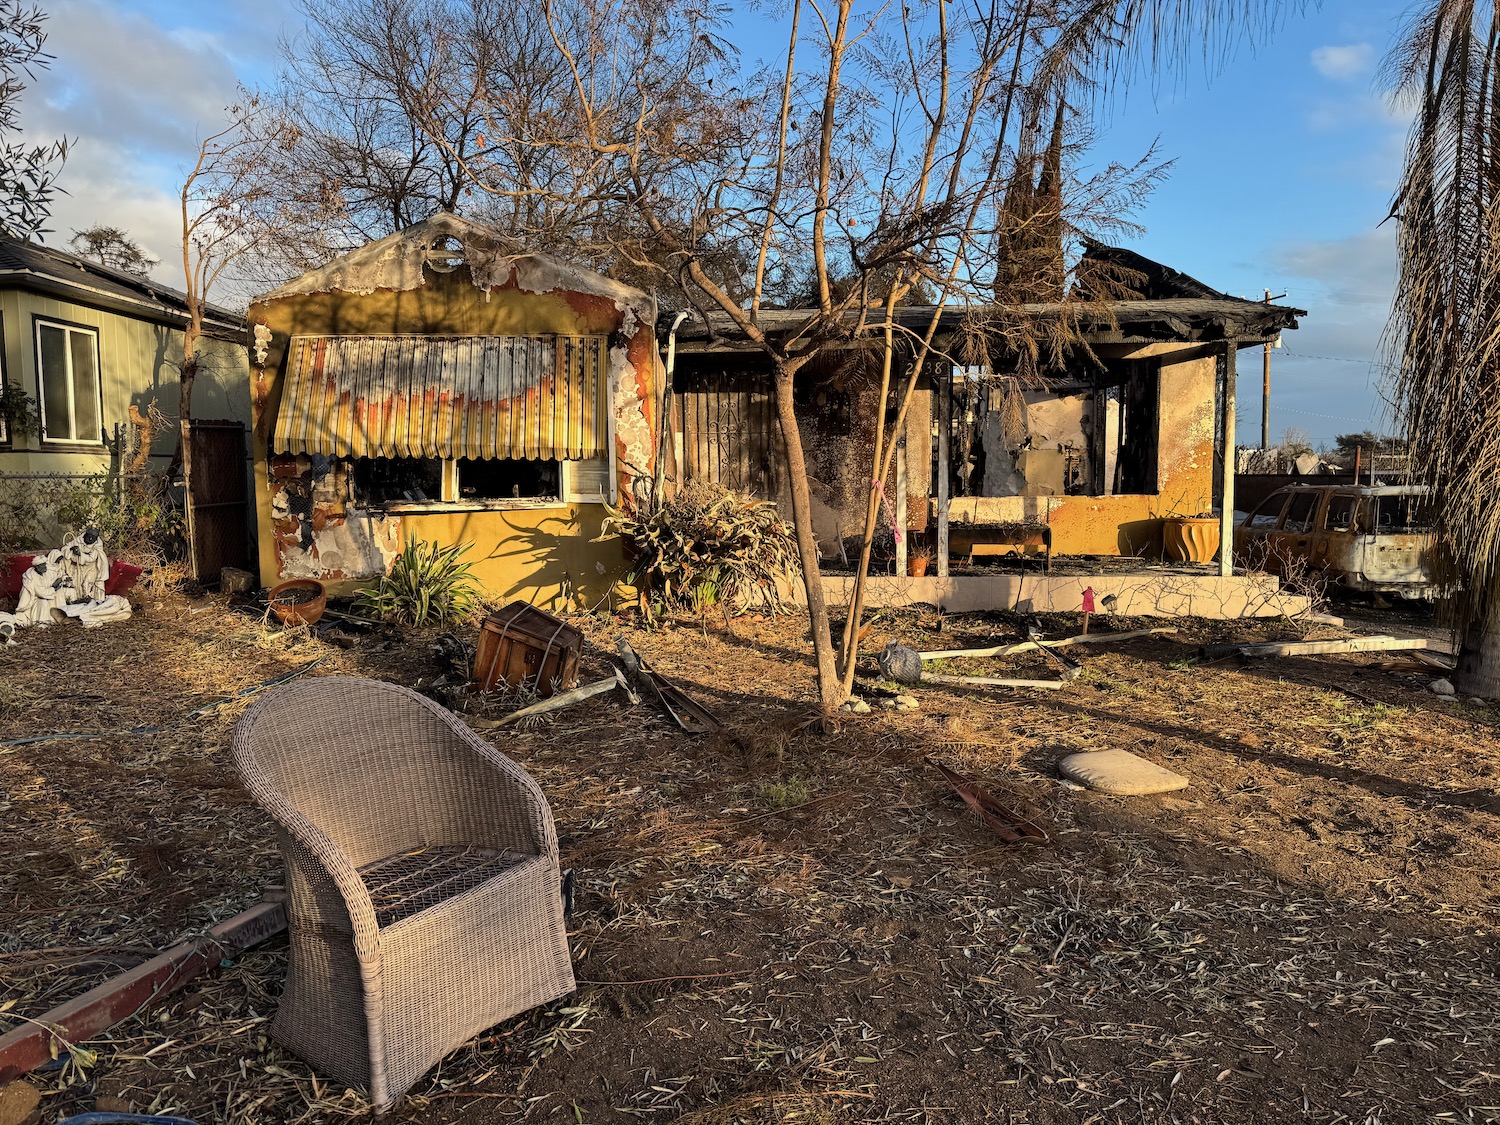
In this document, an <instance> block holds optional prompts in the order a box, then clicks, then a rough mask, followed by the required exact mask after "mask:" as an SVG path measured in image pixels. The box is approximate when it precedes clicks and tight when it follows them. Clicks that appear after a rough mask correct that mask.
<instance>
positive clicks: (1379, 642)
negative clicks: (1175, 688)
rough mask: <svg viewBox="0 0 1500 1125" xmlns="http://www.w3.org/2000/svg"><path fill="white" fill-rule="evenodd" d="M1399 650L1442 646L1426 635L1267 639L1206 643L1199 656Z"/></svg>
mask: <svg viewBox="0 0 1500 1125" xmlns="http://www.w3.org/2000/svg"><path fill="white" fill-rule="evenodd" d="M1397 649H1434V650H1436V651H1437V652H1439V653H1442V652H1445V650H1444V649H1443V648H1442V646H1441V645H1438V644H1435V643H1433V642H1432V641H1430V640H1428V639H1427V638H1425V637H1390V636H1385V635H1383V634H1382V635H1380V636H1375V637H1343V638H1340V639H1337V640H1330V641H1266V642H1249V643H1245V644H1220V645H1204V646H1203V647H1202V648H1201V649H1199V655H1201V656H1202V657H1203V658H1204V659H1207V660H1217V659H1218V658H1220V657H1223V656H1325V655H1328V654H1331V653H1340V652H1390V651H1393V650H1397Z"/></svg>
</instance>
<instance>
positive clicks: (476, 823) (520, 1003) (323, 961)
mask: <svg viewBox="0 0 1500 1125" xmlns="http://www.w3.org/2000/svg"><path fill="white" fill-rule="evenodd" d="M232 757H233V761H234V766H235V769H236V770H238V771H239V774H240V777H241V778H242V780H243V781H244V783H245V786H246V788H248V789H249V791H250V793H251V795H252V796H253V797H254V798H255V800H256V801H257V802H258V803H259V804H260V805H262V806H263V807H264V808H265V809H266V811H267V812H269V813H270V814H271V816H272V817H273V818H274V820H275V821H276V826H277V835H278V838H279V841H280V844H281V853H282V857H283V859H284V860H285V862H286V880H287V910H288V915H289V920H290V934H291V960H290V965H289V966H288V970H287V981H286V989H285V991H284V992H283V994H282V999H281V1006H280V1008H279V1010H278V1011H277V1013H276V1018H275V1020H274V1021H273V1023H272V1025H271V1034H272V1035H273V1036H274V1037H275V1038H276V1039H277V1040H278V1041H279V1042H281V1043H282V1044H284V1045H285V1046H287V1047H288V1048H290V1049H291V1050H292V1051H294V1052H296V1053H297V1054H298V1055H300V1056H301V1057H303V1058H304V1059H306V1060H307V1061H308V1062H310V1063H312V1064H313V1065H314V1066H315V1067H317V1068H318V1069H319V1070H321V1071H324V1072H326V1073H327V1074H328V1075H329V1076H330V1077H332V1078H335V1079H337V1080H339V1081H342V1082H346V1083H348V1084H350V1085H358V1086H364V1087H366V1088H367V1089H368V1090H369V1091H370V1100H371V1101H372V1102H373V1103H374V1105H375V1108H376V1112H377V1113H379V1112H383V1111H384V1110H386V1109H388V1108H389V1107H390V1106H392V1105H393V1104H395V1102H396V1100H397V1099H398V1098H399V1097H400V1096H401V1095H402V1094H404V1093H405V1092H406V1091H407V1090H409V1089H410V1088H411V1087H412V1085H413V1084H414V1083H415V1082H416V1081H417V1079H419V1078H421V1076H422V1075H423V1074H424V1073H425V1072H426V1071H427V1070H428V1069H429V1068H431V1067H432V1066H433V1065H434V1064H435V1063H437V1062H438V1061H439V1060H440V1059H442V1057H443V1056H444V1055H446V1054H447V1053H448V1052H449V1051H451V1050H453V1049H454V1048H455V1047H457V1046H459V1045H460V1044H462V1043H464V1042H465V1041H467V1040H468V1039H469V1038H471V1037H472V1036H473V1035H475V1034H476V1033H478V1032H480V1031H482V1030H484V1029H485V1028H487V1027H490V1026H492V1025H494V1024H496V1023H499V1022H500V1021H501V1020H504V1019H507V1018H509V1017H510V1016H513V1015H516V1014H517V1013H519V1012H523V1011H525V1010H526V1009H528V1008H532V1007H535V1006H536V1005H538V1004H544V1003H546V1002H548V1001H549V1000H555V999H557V998H558V997H559V996H564V995H566V994H567V993H569V992H571V991H573V988H574V983H573V969H572V964H571V962H570V960H569V957H568V944H567V932H566V928H565V925H564V921H563V904H562V897H561V893H560V881H559V874H558V862H557V836H556V833H555V831H554V829H553V826H552V813H551V810H550V809H549V808H548V807H547V802H546V799H545V798H544V797H543V796H542V792H541V790H540V789H539V788H538V787H537V784H536V782H535V781H533V780H532V779H531V777H530V776H529V775H528V774H527V773H526V772H525V771H524V770H522V769H521V768H520V767H519V766H517V765H516V764H515V763H514V762H512V761H510V760H509V759H508V758H506V757H505V756H504V755H502V754H500V753H499V752H498V751H496V750H495V749H493V748H492V747H490V746H488V745H486V744H485V743H484V742H483V741H482V740H481V739H479V738H477V737H476V736H475V735H474V733H473V732H472V731H470V730H469V728H468V727H467V726H465V725H464V724H463V723H462V722H460V721H459V720H458V719H457V718H456V717H454V716H453V715H452V714H450V713H449V712H448V711H446V710H444V709H443V708H442V707H440V706H438V705H437V704H436V703H433V702H432V701H431V700H429V699H426V698H424V697H422V696H420V695H418V694H416V693H415V692H412V691H408V690H407V689H406V688H403V687H398V686H396V685H394V684H386V683H380V682H377V681H374V680H366V679H360V678H358V677H353V676H328V677H322V678H318V679H309V680H302V681H299V682H297V683H293V684H290V685H288V686H287V687H284V688H282V689H280V690H279V691H277V692H275V693H274V694H272V695H269V696H267V697H266V698H264V699H262V700H260V701H259V702H257V703H256V704H254V705H253V706H252V707H250V708H249V709H248V710H247V711H246V712H245V715H244V717H243V718H242V719H241V720H240V721H239V723H238V725H237V726H236V727H235V732H234V744H233V749H232Z"/></svg>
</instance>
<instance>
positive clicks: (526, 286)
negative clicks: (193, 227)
mask: <svg viewBox="0 0 1500 1125" xmlns="http://www.w3.org/2000/svg"><path fill="white" fill-rule="evenodd" d="M449 240H451V241H453V242H457V243H458V247H457V248H453V249H449V248H446V247H444V246H442V243H444V242H446V241H449ZM513 245H514V241H513V240H512V239H511V238H510V236H509V235H508V234H507V233H506V232H505V231H502V230H500V229H498V228H496V227H489V226H485V225H484V224H483V223H476V222H474V221H473V220H471V219H465V218H462V217H460V216H458V215H454V214H451V213H449V212H447V211H440V212H438V213H437V214H436V215H433V216H432V217H431V218H429V219H424V220H422V221H421V222H420V223H415V224H413V225H412V226H409V227H407V228H406V229H405V230H399V231H397V232H396V233H395V234H389V235H386V236H385V237H384V238H380V239H376V240H375V241H374V242H370V243H367V244H366V245H364V246H361V247H359V248H358V249H356V250H351V251H349V253H347V254H343V255H340V256H339V257H337V258H335V259H334V260H333V261H331V262H329V263H328V264H327V265H326V266H321V267H319V268H318V269H315V270H309V271H308V272H307V273H305V274H303V275H301V276H300V277H294V278H292V279H291V280H290V281H288V282H286V283H285V284H283V285H279V286H277V287H276V288H275V289H272V290H271V291H270V292H269V293H266V294H263V295H262V296H259V297H257V298H255V300H254V301H252V302H251V304H253V305H260V304H266V303H269V302H271V301H279V300H283V299H285V298H287V297H300V296H307V295H310V294H314V293H355V294H360V295H368V294H370V293H374V292H376V291H377V290H382V289H384V290H391V291H394V292H408V291H410V290H413V289H418V288H420V287H421V286H422V285H423V284H425V281H426V276H425V271H426V270H427V269H429V268H432V269H436V270H439V271H441V272H447V271H448V270H451V269H454V268H456V267H457V266H459V265H466V266H467V267H468V268H469V276H470V279H471V280H472V281H473V283H474V285H475V286H476V287H477V288H479V289H481V290H484V291H485V292H488V291H490V290H491V289H499V288H503V287H505V286H507V285H514V286H515V287H516V288H518V289H522V290H524V291H526V292H530V293H549V292H553V291H555V290H566V291H569V292H574V293H590V294H596V295H598V296H601V297H606V298H608V299H610V300H612V301H614V302H615V304H616V305H617V306H618V307H619V308H620V309H621V310H622V311H623V310H625V309H632V310H634V312H635V314H636V316H637V318H638V319H640V320H642V321H645V322H647V323H650V322H652V321H654V320H655V319H656V302H655V301H654V300H653V299H652V298H651V297H650V296H649V295H648V294H646V293H644V292H643V291H641V290H639V289H636V288H633V287H632V286H629V285H625V284H623V283H622V282H618V281H614V280H613V279H611V278H608V277H605V276H604V275H603V274H601V273H596V272H594V271H593V270H591V269H585V268H584V267H582V266H575V265H572V264H570V263H568V262H564V261H562V260H561V259H559V258H554V257H552V256H551V255H550V254H538V253H521V254H518V253H515V252H514V249H513Z"/></svg>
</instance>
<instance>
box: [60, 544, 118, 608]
mask: <svg viewBox="0 0 1500 1125" xmlns="http://www.w3.org/2000/svg"><path fill="white" fill-rule="evenodd" d="M63 570H64V572H66V573H67V575H68V576H69V577H70V578H72V579H73V588H74V589H75V590H76V591H77V598H78V600H79V601H84V602H96V601H99V600H100V599H101V598H103V597H105V593H104V584H105V583H106V582H108V581H109V559H108V557H106V555H105V554H104V542H103V540H101V539H100V537H99V531H98V529H97V528H92V527H90V528H87V529H85V530H84V532H83V534H82V535H78V536H75V537H74V538H72V539H70V540H68V542H66V543H64V544H63Z"/></svg>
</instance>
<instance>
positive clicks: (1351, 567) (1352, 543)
mask: <svg viewBox="0 0 1500 1125" xmlns="http://www.w3.org/2000/svg"><path fill="white" fill-rule="evenodd" d="M1234 553H1235V557H1236V559H1237V561H1239V562H1240V563H1241V564H1242V565H1245V566H1248V567H1252V568H1256V569H1261V570H1267V571H1270V572H1271V573H1273V574H1281V575H1283V576H1288V575H1291V574H1292V573H1294V572H1296V571H1297V570H1306V571H1313V572H1321V573H1323V574H1325V575H1327V577H1328V578H1329V579H1330V580H1332V581H1334V582H1336V583H1338V584H1340V585H1342V586H1345V587H1347V588H1348V589H1350V590H1358V591H1361V592H1364V593H1372V594H1399V595H1401V596H1402V597H1408V598H1433V597H1436V596H1438V595H1440V594H1442V593H1443V592H1444V591H1445V589H1446V586H1445V583H1444V579H1443V574H1444V573H1445V572H1446V568H1445V566H1444V563H1443V559H1444V557H1445V556H1444V552H1443V550H1442V547H1441V545H1440V544H1439V543H1438V541H1437V538H1436V536H1435V535H1434V534H1433V530H1432V516H1431V505H1430V503H1429V501H1428V496H1427V489H1426V487H1425V486H1422V485H1366V486H1361V485H1306V484H1295V485H1291V486H1289V487H1287V488H1282V489H1279V490H1277V491H1276V492H1273V493H1272V494H1271V495H1270V496H1268V497H1267V498H1266V499H1265V501H1264V502H1263V503H1262V504H1261V505H1260V506H1259V507H1258V508H1256V509H1255V511H1253V512H1251V513H1250V514H1249V515H1248V516H1246V517H1245V519H1244V521H1243V522H1242V523H1241V524H1240V525H1239V526H1238V527H1237V528H1236V529H1235V532H1234Z"/></svg>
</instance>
